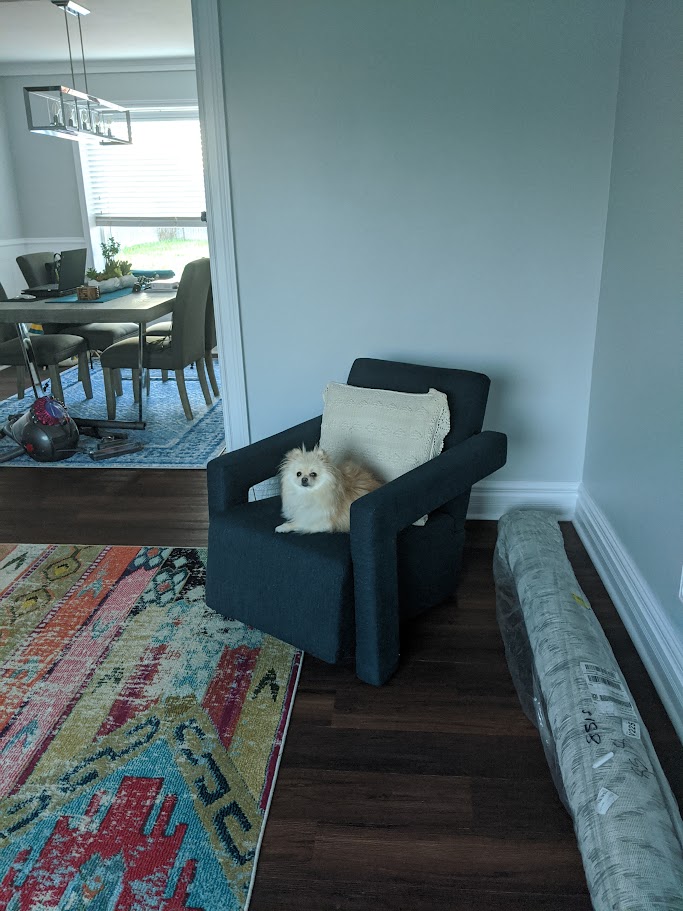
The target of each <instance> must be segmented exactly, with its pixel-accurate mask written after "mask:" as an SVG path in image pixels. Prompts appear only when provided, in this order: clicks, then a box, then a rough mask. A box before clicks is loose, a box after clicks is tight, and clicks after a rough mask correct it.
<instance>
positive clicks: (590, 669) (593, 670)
mask: <svg viewBox="0 0 683 911" xmlns="http://www.w3.org/2000/svg"><path fill="white" fill-rule="evenodd" d="M581 667H582V669H583V671H584V673H586V674H600V676H601V677H611V678H612V680H618V679H619V677H618V676H617V675H616V674H615V673H614V672H613V671H608V670H607V668H604V667H598V665H597V664H589V663H588V662H587V661H582V662H581Z"/></svg>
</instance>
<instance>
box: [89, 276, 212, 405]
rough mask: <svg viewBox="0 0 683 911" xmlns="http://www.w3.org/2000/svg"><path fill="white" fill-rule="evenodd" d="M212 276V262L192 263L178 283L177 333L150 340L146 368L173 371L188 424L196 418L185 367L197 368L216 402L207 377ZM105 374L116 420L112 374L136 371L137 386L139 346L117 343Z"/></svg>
mask: <svg viewBox="0 0 683 911" xmlns="http://www.w3.org/2000/svg"><path fill="white" fill-rule="evenodd" d="M210 285H211V273H210V271H209V260H208V258H202V259H196V260H194V261H193V262H190V263H188V264H187V265H186V266H185V268H184V269H183V274H182V276H181V278H180V282H179V283H178V290H177V291H176V296H175V301H174V303H173V332H172V334H171V335H170V336H169V335H165V336H146V341H145V349H144V357H143V366H144V367H145V368H146V369H147V370H173V371H174V372H175V378H176V382H177V384H178V393H179V395H180V401H181V402H182V405H183V411H184V412H185V417H186V418H187V419H188V421H191V420H192V418H193V414H192V409H191V407H190V401H189V399H188V397H187V388H186V386H185V373H184V370H185V367H188V366H189V365H190V364H196V365H197V376H198V378H199V382H200V385H201V389H202V393H203V395H204V401H205V402H206V404H207V405H211V404H212V401H213V399H212V398H211V393H210V392H209V387H208V384H207V381H206V374H205V373H204V337H205V332H204V314H205V311H206V302H207V298H208V293H209V288H210ZM100 363H101V364H102V370H103V373H104V389H105V394H106V398H107V414H108V415H109V418H110V420H113V419H114V418H115V417H116V398H115V395H114V379H115V378H114V376H113V373H112V371H114V370H120V369H122V368H128V369H130V370H132V371H133V380H134V382H133V388H135V387H136V386H137V382H136V379H137V369H138V342H137V339H126V340H124V341H121V342H116V343H115V344H114V345H112V346H111V347H110V348H107V349H106V350H105V351H103V352H102V354H101V355H100Z"/></svg>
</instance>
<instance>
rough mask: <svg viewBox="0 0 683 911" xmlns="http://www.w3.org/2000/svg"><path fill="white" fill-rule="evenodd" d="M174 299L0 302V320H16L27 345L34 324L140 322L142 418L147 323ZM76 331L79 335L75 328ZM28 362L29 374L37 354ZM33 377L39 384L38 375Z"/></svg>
mask: <svg viewBox="0 0 683 911" xmlns="http://www.w3.org/2000/svg"><path fill="white" fill-rule="evenodd" d="M174 301H175V298H170V299H169V298H167V297H166V296H165V295H163V294H162V295H160V294H159V293H158V292H153V291H147V292H145V291H139V292H134V291H132V290H131V292H130V293H125V294H121V292H118V294H117V292H114V293H113V294H110V295H103V296H102V298H101V299H100V300H94V301H93V300H88V301H86V300H72V299H69V298H66V299H65V298H64V297H61V298H59V297H54V298H42V299H36V300H25V299H23V298H21V299H20V298H14V299H13V300H8V301H0V322H2V323H15V325H16V327H17V333H18V335H19V338H20V339H22V341H23V344H24V348H25V349H26V348H27V346H30V344H31V335H30V333H29V331H28V329H27V326H28V325H30V324H31V323H40V324H41V325H49V324H50V323H137V324H138V376H137V382H138V418H139V420H140V421H143V404H142V403H143V394H142V386H143V359H144V350H145V331H146V327H147V324H148V323H151V322H153V321H154V320H156V319H159V318H160V317H162V316H166V315H167V314H169V313H172V312H173V303H174ZM74 334H77V333H76V332H75V330H74ZM29 360H30V361H32V363H31V364H28V363H27V367H28V368H29V373H31V371H32V367H33V365H34V364H35V357H33V358H29ZM31 376H32V380H34V381H35V382H38V383H39V380H38V377H37V375H36V376H33V374H32V373H31Z"/></svg>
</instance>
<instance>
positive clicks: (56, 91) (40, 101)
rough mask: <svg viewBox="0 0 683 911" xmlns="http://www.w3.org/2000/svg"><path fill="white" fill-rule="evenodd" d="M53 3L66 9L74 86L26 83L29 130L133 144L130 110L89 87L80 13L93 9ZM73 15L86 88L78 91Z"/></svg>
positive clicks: (69, 2)
mask: <svg viewBox="0 0 683 911" xmlns="http://www.w3.org/2000/svg"><path fill="white" fill-rule="evenodd" d="M52 4H53V5H54V6H58V7H59V8H60V9H62V10H63V11H64V13H65V16H64V21H65V25H66V40H67V43H68V45H69V65H70V67H71V79H72V82H73V87H69V86H65V85H47V86H46V85H43V86H25V87H24V103H25V105H26V119H27V121H28V128H29V130H30V131H31V133H41V134H42V135H43V136H57V137H59V138H61V139H72V140H75V141H79V140H86V141H88V142H99V143H101V144H102V145H130V143H131V142H132V141H133V137H132V134H131V129H130V111H128V110H126V108H122V107H120V106H119V105H118V104H113V103H112V102H111V101H105V100H104V99H103V98H97V97H96V96H95V95H91V94H90V93H89V91H88V73H87V70H86V68H85V53H84V51H83V32H82V30H81V17H82V16H87V15H89V13H90V10H88V9H86V8H85V7H84V6H81V5H80V3H74V2H73V0H52ZM71 16H73V17H74V18H75V19H76V20H77V21H78V34H79V37H80V42H81V60H82V63H83V81H84V83H85V92H79V91H78V90H77V89H76V76H75V74H74V63H73V57H72V55H71V35H70V33H69V20H70V17H71Z"/></svg>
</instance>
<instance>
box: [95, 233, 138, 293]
mask: <svg viewBox="0 0 683 911" xmlns="http://www.w3.org/2000/svg"><path fill="white" fill-rule="evenodd" d="M100 249H101V250H102V256H103V257H104V269H103V270H102V271H101V272H99V271H98V270H97V269H88V271H87V272H86V273H85V274H86V276H87V277H88V278H90V279H92V280H93V281H96V282H103V281H106V280H107V279H108V278H121V277H122V276H123V275H128V274H129V273H130V270H131V269H132V268H133V267H132V264H131V263H129V262H128V261H127V260H125V259H116V254H117V253H118V252H119V250H120V249H121V244H120V243H118V242H117V241H116V240H114V238H113V237H110V238H109V239H108V240H103V241H102V243H101V244H100Z"/></svg>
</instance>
